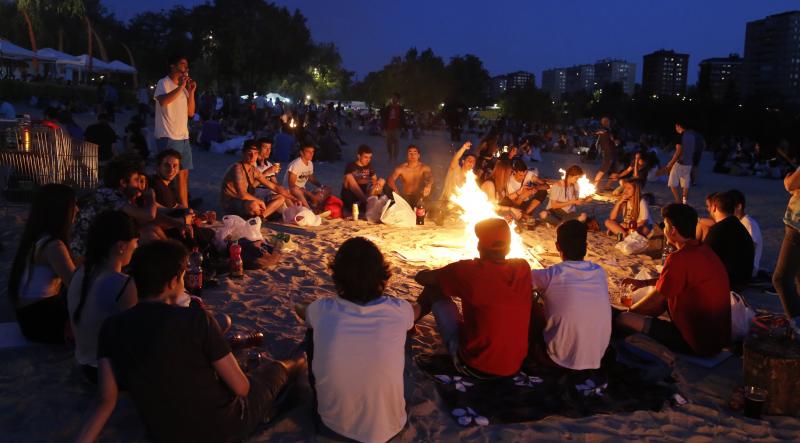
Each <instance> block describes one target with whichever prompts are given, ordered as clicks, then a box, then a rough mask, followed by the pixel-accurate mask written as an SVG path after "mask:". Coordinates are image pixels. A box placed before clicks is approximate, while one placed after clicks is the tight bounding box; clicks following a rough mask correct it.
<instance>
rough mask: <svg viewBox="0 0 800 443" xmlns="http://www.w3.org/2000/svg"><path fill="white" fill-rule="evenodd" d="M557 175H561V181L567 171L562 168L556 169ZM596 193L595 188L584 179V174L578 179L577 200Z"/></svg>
mask: <svg viewBox="0 0 800 443" xmlns="http://www.w3.org/2000/svg"><path fill="white" fill-rule="evenodd" d="M558 173H559V174H561V180H564V179H565V178H566V177H567V171H565V170H564V169H563V168H559V169H558ZM596 193H597V187H595V185H593V184H592V182H590V181H589V179H588V178H586V174H583V177H581V178H579V179H578V198H586V197H589V196H590V195H594V194H596Z"/></svg>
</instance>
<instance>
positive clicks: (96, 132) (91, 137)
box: [83, 123, 117, 161]
mask: <svg viewBox="0 0 800 443" xmlns="http://www.w3.org/2000/svg"><path fill="white" fill-rule="evenodd" d="M83 138H84V140H86V141H87V142H90V143H94V144H96V145H97V156H98V158H99V159H100V161H105V160H109V159H110V158H111V157H112V156H113V155H114V152H113V150H112V149H111V147H112V146H113V145H114V142H116V141H117V133H116V132H114V129H113V128H111V126H109V125H108V123H95V124H93V125H90V126H89V127H88V128H86V132H84V134H83Z"/></svg>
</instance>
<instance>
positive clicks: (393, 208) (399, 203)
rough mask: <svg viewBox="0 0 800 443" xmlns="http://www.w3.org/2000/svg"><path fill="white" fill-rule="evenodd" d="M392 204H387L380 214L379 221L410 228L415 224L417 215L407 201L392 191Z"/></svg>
mask: <svg viewBox="0 0 800 443" xmlns="http://www.w3.org/2000/svg"><path fill="white" fill-rule="evenodd" d="M392 195H393V196H394V204H390V205H387V206H386V208H384V210H383V213H382V214H381V222H383V223H385V224H387V225H389V226H400V227H407V228H410V227H412V226H416V224H417V216H416V214H415V213H414V210H413V209H411V205H409V204H408V202H407V201H405V200H404V199H403V197H400V196H399V195H397V193H396V192H393V193H392Z"/></svg>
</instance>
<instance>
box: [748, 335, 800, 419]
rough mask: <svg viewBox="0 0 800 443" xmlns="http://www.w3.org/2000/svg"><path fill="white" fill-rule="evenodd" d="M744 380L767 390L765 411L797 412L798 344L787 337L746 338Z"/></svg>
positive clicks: (799, 388) (799, 386)
mask: <svg viewBox="0 0 800 443" xmlns="http://www.w3.org/2000/svg"><path fill="white" fill-rule="evenodd" d="M744 383H745V386H758V387H760V388H764V389H766V390H767V400H766V402H765V403H764V409H763V411H764V414H765V415H792V416H798V415H800V344H798V343H797V342H796V341H794V340H789V339H788V338H774V337H758V338H749V339H748V340H747V341H746V342H745V344H744Z"/></svg>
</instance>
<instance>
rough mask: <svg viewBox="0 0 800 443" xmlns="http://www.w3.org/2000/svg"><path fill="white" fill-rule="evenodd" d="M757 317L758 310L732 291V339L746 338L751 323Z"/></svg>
mask: <svg viewBox="0 0 800 443" xmlns="http://www.w3.org/2000/svg"><path fill="white" fill-rule="evenodd" d="M755 317H756V311H754V310H753V308H751V307H750V305H748V304H747V302H746V301H745V300H744V298H743V297H742V296H741V295H739V294H737V293H735V292H733V291H731V341H733V342H739V341H742V340H744V339H745V337H747V334H749V333H750V323H751V322H752V321H753V319H754V318H755Z"/></svg>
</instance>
